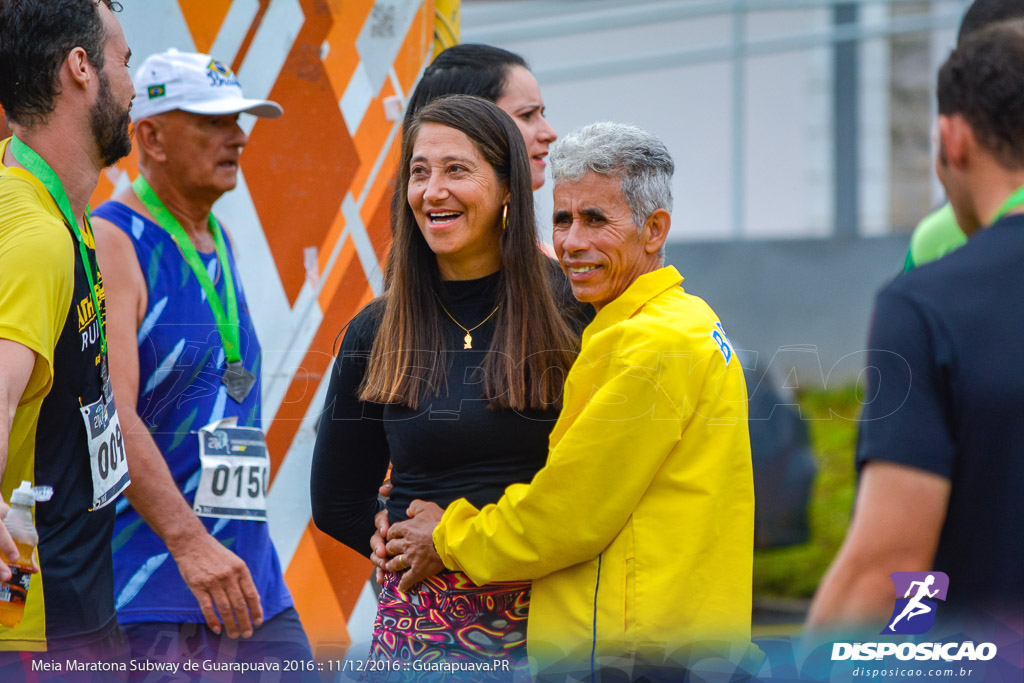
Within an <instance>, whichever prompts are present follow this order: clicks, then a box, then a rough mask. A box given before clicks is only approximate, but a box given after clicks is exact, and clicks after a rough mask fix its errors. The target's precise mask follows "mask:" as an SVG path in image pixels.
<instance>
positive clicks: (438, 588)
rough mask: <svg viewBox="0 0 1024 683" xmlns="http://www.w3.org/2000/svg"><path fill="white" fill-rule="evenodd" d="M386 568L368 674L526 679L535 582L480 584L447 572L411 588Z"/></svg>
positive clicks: (403, 678)
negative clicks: (401, 586) (528, 619)
mask: <svg viewBox="0 0 1024 683" xmlns="http://www.w3.org/2000/svg"><path fill="white" fill-rule="evenodd" d="M400 578H401V577H400V575H398V574H394V573H391V572H386V573H385V576H384V583H383V585H382V586H381V593H380V601H379V603H378V606H377V619H376V621H375V622H374V625H373V641H372V642H371V644H370V659H369V662H367V664H368V673H369V674H370V675H369V678H371V679H373V680H392V681H421V680H422V681H441V680H452V681H465V680H474V681H477V680H481V681H483V680H505V681H507V680H511V679H513V678H515V677H518V678H522V677H523V672H524V671H526V670H527V669H528V662H527V660H526V617H527V614H528V612H529V607H530V583H529V582H528V581H525V582H514V583H494V584H489V585H486V586H477V585H476V584H474V583H473V582H472V581H470V580H469V577H468V576H466V575H465V574H463V573H462V572H452V571H444V572H442V573H440V574H438V575H437V576H433V577H431V578H429V579H427V580H426V581H424V582H423V583H421V584H419V585H418V586H416V587H414V588H413V589H412V590H409V591H406V592H403V591H400V590H398V582H399V580H400Z"/></svg>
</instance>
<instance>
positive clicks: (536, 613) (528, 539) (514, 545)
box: [375, 123, 754, 673]
mask: <svg viewBox="0 0 1024 683" xmlns="http://www.w3.org/2000/svg"><path fill="white" fill-rule="evenodd" d="M551 164H552V171H553V175H554V179H555V189H554V200H555V202H554V216H553V220H554V234H553V237H554V245H555V250H556V252H557V253H558V258H559V261H560V263H561V265H562V268H563V270H564V271H565V273H566V275H567V277H568V278H569V280H570V282H571V284H572V288H573V293H574V294H575V295H576V297H577V298H578V299H580V300H581V301H586V302H590V303H591V304H593V305H594V307H595V308H596V309H597V316H596V317H595V319H594V321H593V322H592V323H591V324H590V325H589V326H588V327H587V329H586V330H585V331H584V333H583V345H582V349H581V351H580V356H579V359H578V360H577V361H576V363H575V364H574V365H573V367H572V369H571V371H570V373H569V376H568V378H567V380H566V385H565V397H564V398H565V400H564V405H563V408H562V412H561V415H560V416H559V419H558V423H557V424H556V425H555V428H554V430H553V431H552V433H551V440H550V451H549V454H548V461H547V464H546V465H545V467H544V468H543V469H541V470H540V471H539V472H538V473H537V475H536V476H535V477H534V479H533V481H532V482H531V483H530V484H514V485H512V486H510V487H508V489H507V490H506V492H505V495H504V496H503V497H502V498H501V500H500V501H498V503H497V504H495V505H488V506H487V507H485V508H483V509H482V510H478V509H476V508H475V507H473V506H472V505H471V504H470V503H469V502H468V501H466V500H465V499H462V500H458V501H456V502H455V503H453V504H452V505H450V506H449V507H448V509H447V510H445V511H444V512H443V515H442V511H441V510H440V508H438V507H437V506H436V505H434V504H432V503H425V502H423V501H416V502H414V503H413V504H412V505H411V506H410V508H409V515H410V517H411V519H410V520H409V521H407V522H404V523H399V524H395V525H394V526H391V527H390V529H388V530H387V532H388V533H387V536H388V539H389V540H388V542H387V546H386V552H387V556H389V557H390V559H389V560H386V568H387V569H389V570H391V571H404V572H405V576H404V578H403V581H402V585H401V588H402V589H403V590H405V589H408V588H410V587H411V586H413V585H414V584H415V583H416V582H418V581H419V580H421V579H423V578H425V577H426V576H429V575H431V574H433V573H436V572H437V571H439V570H441V569H443V567H447V568H450V569H456V570H460V571H462V572H465V573H466V574H467V575H468V576H469V577H470V578H471V579H472V580H473V581H474V582H476V583H477V584H486V583H492V582H495V581H511V580H523V579H531V580H532V581H533V593H532V598H531V604H530V617H529V625H528V632H527V649H528V652H529V655H530V657H531V659H533V660H534V662H533V664H534V668H535V670H539V671H540V672H541V673H544V672H545V671H548V672H550V671H552V670H553V669H552V667H559V669H560V670H570V671H577V672H580V671H586V670H587V669H588V668H589V669H590V670H594V669H598V668H601V667H602V666H608V665H611V666H623V663H624V662H627V663H629V664H628V666H629V667H631V668H630V671H632V672H634V673H636V672H637V671H638V669H636V668H635V667H636V666H638V665H649V666H653V667H655V668H656V669H667V668H674V667H692V666H694V665H695V664H697V663H698V661H699V660H700V659H701V658H702V657H706V656H708V653H714V654H715V655H724V656H726V657H729V656H730V655H731V657H732V658H733V659H734V661H735V660H736V659H738V658H741V657H742V656H743V655H746V654H749V651H748V650H749V646H750V613H751V565H752V561H753V535H754V487H753V477H752V474H751V461H750V442H749V436H748V431H747V394H746V388H745V386H744V381H743V372H742V368H741V367H740V364H739V361H738V359H737V358H736V357H735V353H734V351H733V348H732V345H731V344H730V342H729V339H728V337H727V336H726V334H725V331H724V329H723V327H722V325H721V323H720V322H719V320H718V317H717V316H716V315H715V313H714V311H712V310H711V308H710V307H709V306H708V305H707V304H706V303H705V302H704V301H703V300H701V299H699V298H697V297H695V296H692V295H690V294H687V293H686V292H685V291H684V290H683V288H682V287H681V283H682V280H683V278H682V276H681V275H680V274H679V272H678V271H677V270H676V269H675V268H673V267H671V266H668V267H663V266H662V263H663V245H664V243H665V239H666V237H667V235H668V231H669V227H670V225H671V217H670V211H671V208H672V196H671V177H672V173H673V170H674V164H673V161H672V158H671V156H670V155H669V153H668V150H667V149H666V148H665V146H664V144H662V143H661V141H659V140H658V139H657V138H655V137H654V136H652V135H650V134H648V133H646V132H644V131H642V130H640V129H638V128H635V127H633V126H627V125H622V124H614V123H599V124H593V125H590V126H587V127H585V128H582V129H580V130H578V131H576V132H574V133H572V134H571V135H569V136H568V137H566V138H565V139H564V140H561V141H559V143H558V144H557V145H556V147H554V148H552V151H551ZM481 457H486V454H481ZM375 539H376V540H375V545H376V550H377V551H378V552H377V553H376V554H375V559H376V561H377V563H378V565H380V566H383V565H384V564H385V548H384V544H383V542H382V541H381V540H380V539H377V538H376V537H375ZM442 565H443V567H442ZM698 644H699V645H698ZM564 667H568V669H565V668H564Z"/></svg>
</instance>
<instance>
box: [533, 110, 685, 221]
mask: <svg viewBox="0 0 1024 683" xmlns="http://www.w3.org/2000/svg"><path fill="white" fill-rule="evenodd" d="M549 159H550V162H551V175H552V177H553V178H554V180H555V182H556V183H558V182H560V181H563V180H567V181H570V182H575V181H577V180H579V179H581V178H582V177H583V176H585V175H586V174H587V173H589V172H591V171H593V172H595V173H600V174H601V175H604V176H611V177H615V178H618V179H619V182H620V183H621V187H622V195H623V198H624V199H625V200H626V205H627V206H628V207H629V211H630V213H631V214H632V216H633V222H634V223H636V226H637V229H638V230H643V226H644V223H645V222H646V221H647V219H648V218H649V217H650V215H651V214H652V213H654V212H655V211H657V210H658V209H665V210H666V211H668V212H669V213H672V173H673V172H674V171H675V163H674V162H673V161H672V155H670V154H669V153H668V148H667V147H665V144H664V143H663V142H662V141H661V140H659V139H658V138H656V137H655V136H653V135H651V134H650V133H648V132H647V131H645V130H642V129H640V128H637V127H636V126H632V125H630V124H628V123H614V122H612V121H602V122H599V123H592V124H590V125H589V126H584V127H583V128H579V129H577V130H574V131H573V132H571V133H569V134H568V135H566V136H565V137H564V138H561V139H559V140H558V141H557V142H556V143H555V144H554V145H553V146H552V147H551V153H550V156H549Z"/></svg>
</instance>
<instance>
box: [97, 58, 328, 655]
mask: <svg viewBox="0 0 1024 683" xmlns="http://www.w3.org/2000/svg"><path fill="white" fill-rule="evenodd" d="M134 81H135V92H136V102H138V103H139V104H138V106H136V107H135V108H134V109H133V110H132V118H133V120H134V122H135V140H136V147H137V149H138V151H139V176H138V178H136V179H135V181H134V182H133V183H132V186H131V188H126V189H125V190H124V191H123V192H121V193H120V194H118V195H117V196H116V197H115V198H114V199H113V200H111V201H109V202H107V203H105V204H103V205H102V206H100V207H99V208H98V209H96V211H95V212H94V213H93V224H94V226H95V230H96V242H97V251H98V254H99V261H100V264H101V268H102V269H103V274H104V284H105V288H106V296H107V311H108V318H109V320H108V326H109V332H108V339H109V344H110V347H111V349H112V353H111V362H110V375H111V379H112V381H113V384H114V386H115V390H116V391H117V392H118V396H119V398H120V401H119V406H118V407H119V408H120V409H121V415H122V417H121V424H122V425H123V426H124V440H125V445H126V450H127V452H128V465H129V469H130V473H131V476H132V481H133V483H132V485H131V487H130V488H129V490H128V491H127V492H126V494H127V498H128V500H127V501H125V502H123V503H122V504H120V505H118V508H117V512H118V516H117V524H116V526H115V530H114V542H113V550H114V584H115V585H114V591H115V596H116V600H117V612H118V621H119V622H120V623H121V625H122V627H123V628H124V630H125V632H126V634H127V635H128V638H129V641H130V643H131V647H132V654H133V656H135V657H137V658H140V659H141V658H150V659H157V660H162V661H165V662H177V663H179V664H184V660H186V659H191V660H193V661H196V660H205V659H209V660H213V661H238V660H240V661H255V662H263V661H268V660H278V661H284V660H310V659H311V657H312V655H311V653H310V647H309V642H308V640H307V638H306V635H305V632H304V630H303V628H302V625H301V623H300V622H299V618H298V615H297V613H296V612H295V609H294V607H293V604H292V599H291V595H290V594H289V592H288V588H287V586H286V585H285V582H284V578H283V576H282V573H281V566H280V563H279V561H278V557H277V553H276V552H275V550H274V547H273V545H272V543H271V541H270V537H269V535H268V532H267V524H266V487H267V483H268V479H269V459H268V457H267V451H266V445H265V442H264V440H263V433H262V431H261V429H260V381H259V377H260V364H261V356H260V346H259V342H258V341H257V339H256V332H255V330H254V329H253V324H252V320H251V318H250V316H249V308H248V305H247V303H246V298H245V294H244V292H243V291H242V288H241V283H240V282H239V277H238V271H237V270H236V268H235V261H234V257H233V255H232V250H231V245H230V242H229V241H228V239H227V238H226V236H225V233H224V231H223V230H222V228H221V226H220V224H219V223H218V221H217V219H216V218H214V216H213V214H212V213H211V212H210V211H211V208H212V206H213V204H214V202H215V201H216V200H217V199H218V198H220V196H221V195H223V194H224V193H225V192H228V191H229V190H232V189H234V187H235V184H236V182H237V173H238V167H239V166H238V164H239V155H240V153H241V151H242V148H243V147H245V145H246V144H247V143H248V137H247V136H246V134H245V132H244V131H243V130H242V128H241V127H239V125H238V116H239V114H240V113H242V112H248V113H250V114H254V115H256V116H261V117H266V118H276V117H278V116H280V115H281V114H282V110H281V107H280V106H279V105H277V104H276V103H274V102H270V101H266V100H253V99H246V98H245V97H244V96H243V95H242V88H241V86H240V84H239V82H238V79H237V78H236V77H235V74H234V73H232V71H231V69H230V68H229V67H227V66H226V65H225V64H223V63H222V62H219V61H217V60H216V59H214V58H212V57H210V56H209V55H204V54H192V53H184V52H178V51H177V50H169V51H167V52H164V53H161V54H157V55H153V56H151V57H149V58H148V59H146V60H145V61H144V62H143V64H142V66H141V67H139V69H138V71H137V72H136V74H135V78H134ZM129 503H130V505H129ZM171 559H173V562H171V561H168V560H171ZM224 636H227V637H228V638H231V639H237V638H239V637H241V638H242V639H246V640H230V641H228V640H226V639H225V638H224Z"/></svg>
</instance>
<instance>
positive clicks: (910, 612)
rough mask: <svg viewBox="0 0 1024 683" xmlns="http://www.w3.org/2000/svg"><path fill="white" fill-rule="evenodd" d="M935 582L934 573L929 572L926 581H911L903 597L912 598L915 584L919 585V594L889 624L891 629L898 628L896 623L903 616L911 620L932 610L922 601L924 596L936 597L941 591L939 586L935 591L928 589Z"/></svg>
mask: <svg viewBox="0 0 1024 683" xmlns="http://www.w3.org/2000/svg"><path fill="white" fill-rule="evenodd" d="M934 583H935V575H934V574H929V575H928V576H927V577H925V579H924V581H911V583H910V587H909V588H907V592H906V593H905V594H904V595H903V597H904V598H910V594H911V593H912V592H913V590H914V586H917V594H916V595H915V596H914V597H912V598H910V601H909V602H907V605H906V607H904V608H903V611H902V612H900V614H899V616H898V617H896V618H895V619H893V620H892V623H891V624H889V630H890V631H895V630H896V623H897V622H899V620H900V619H902V618H903V617H906V618H907V621H910V620H911V619H913V618H914V617H916V616H919V615H921V614H927V613H928V612H931V611H932V609H933V608H932V607H930V606H929V605H926V604H924V603H923V602H921V601H922V600H923V599H924V598H934V597H935V595H936V594H937V593H938V592H939V589H938V588H936V589H935V590H934V591H929V590H928V589H929V588H930V587H931V586H932V584H934Z"/></svg>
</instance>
